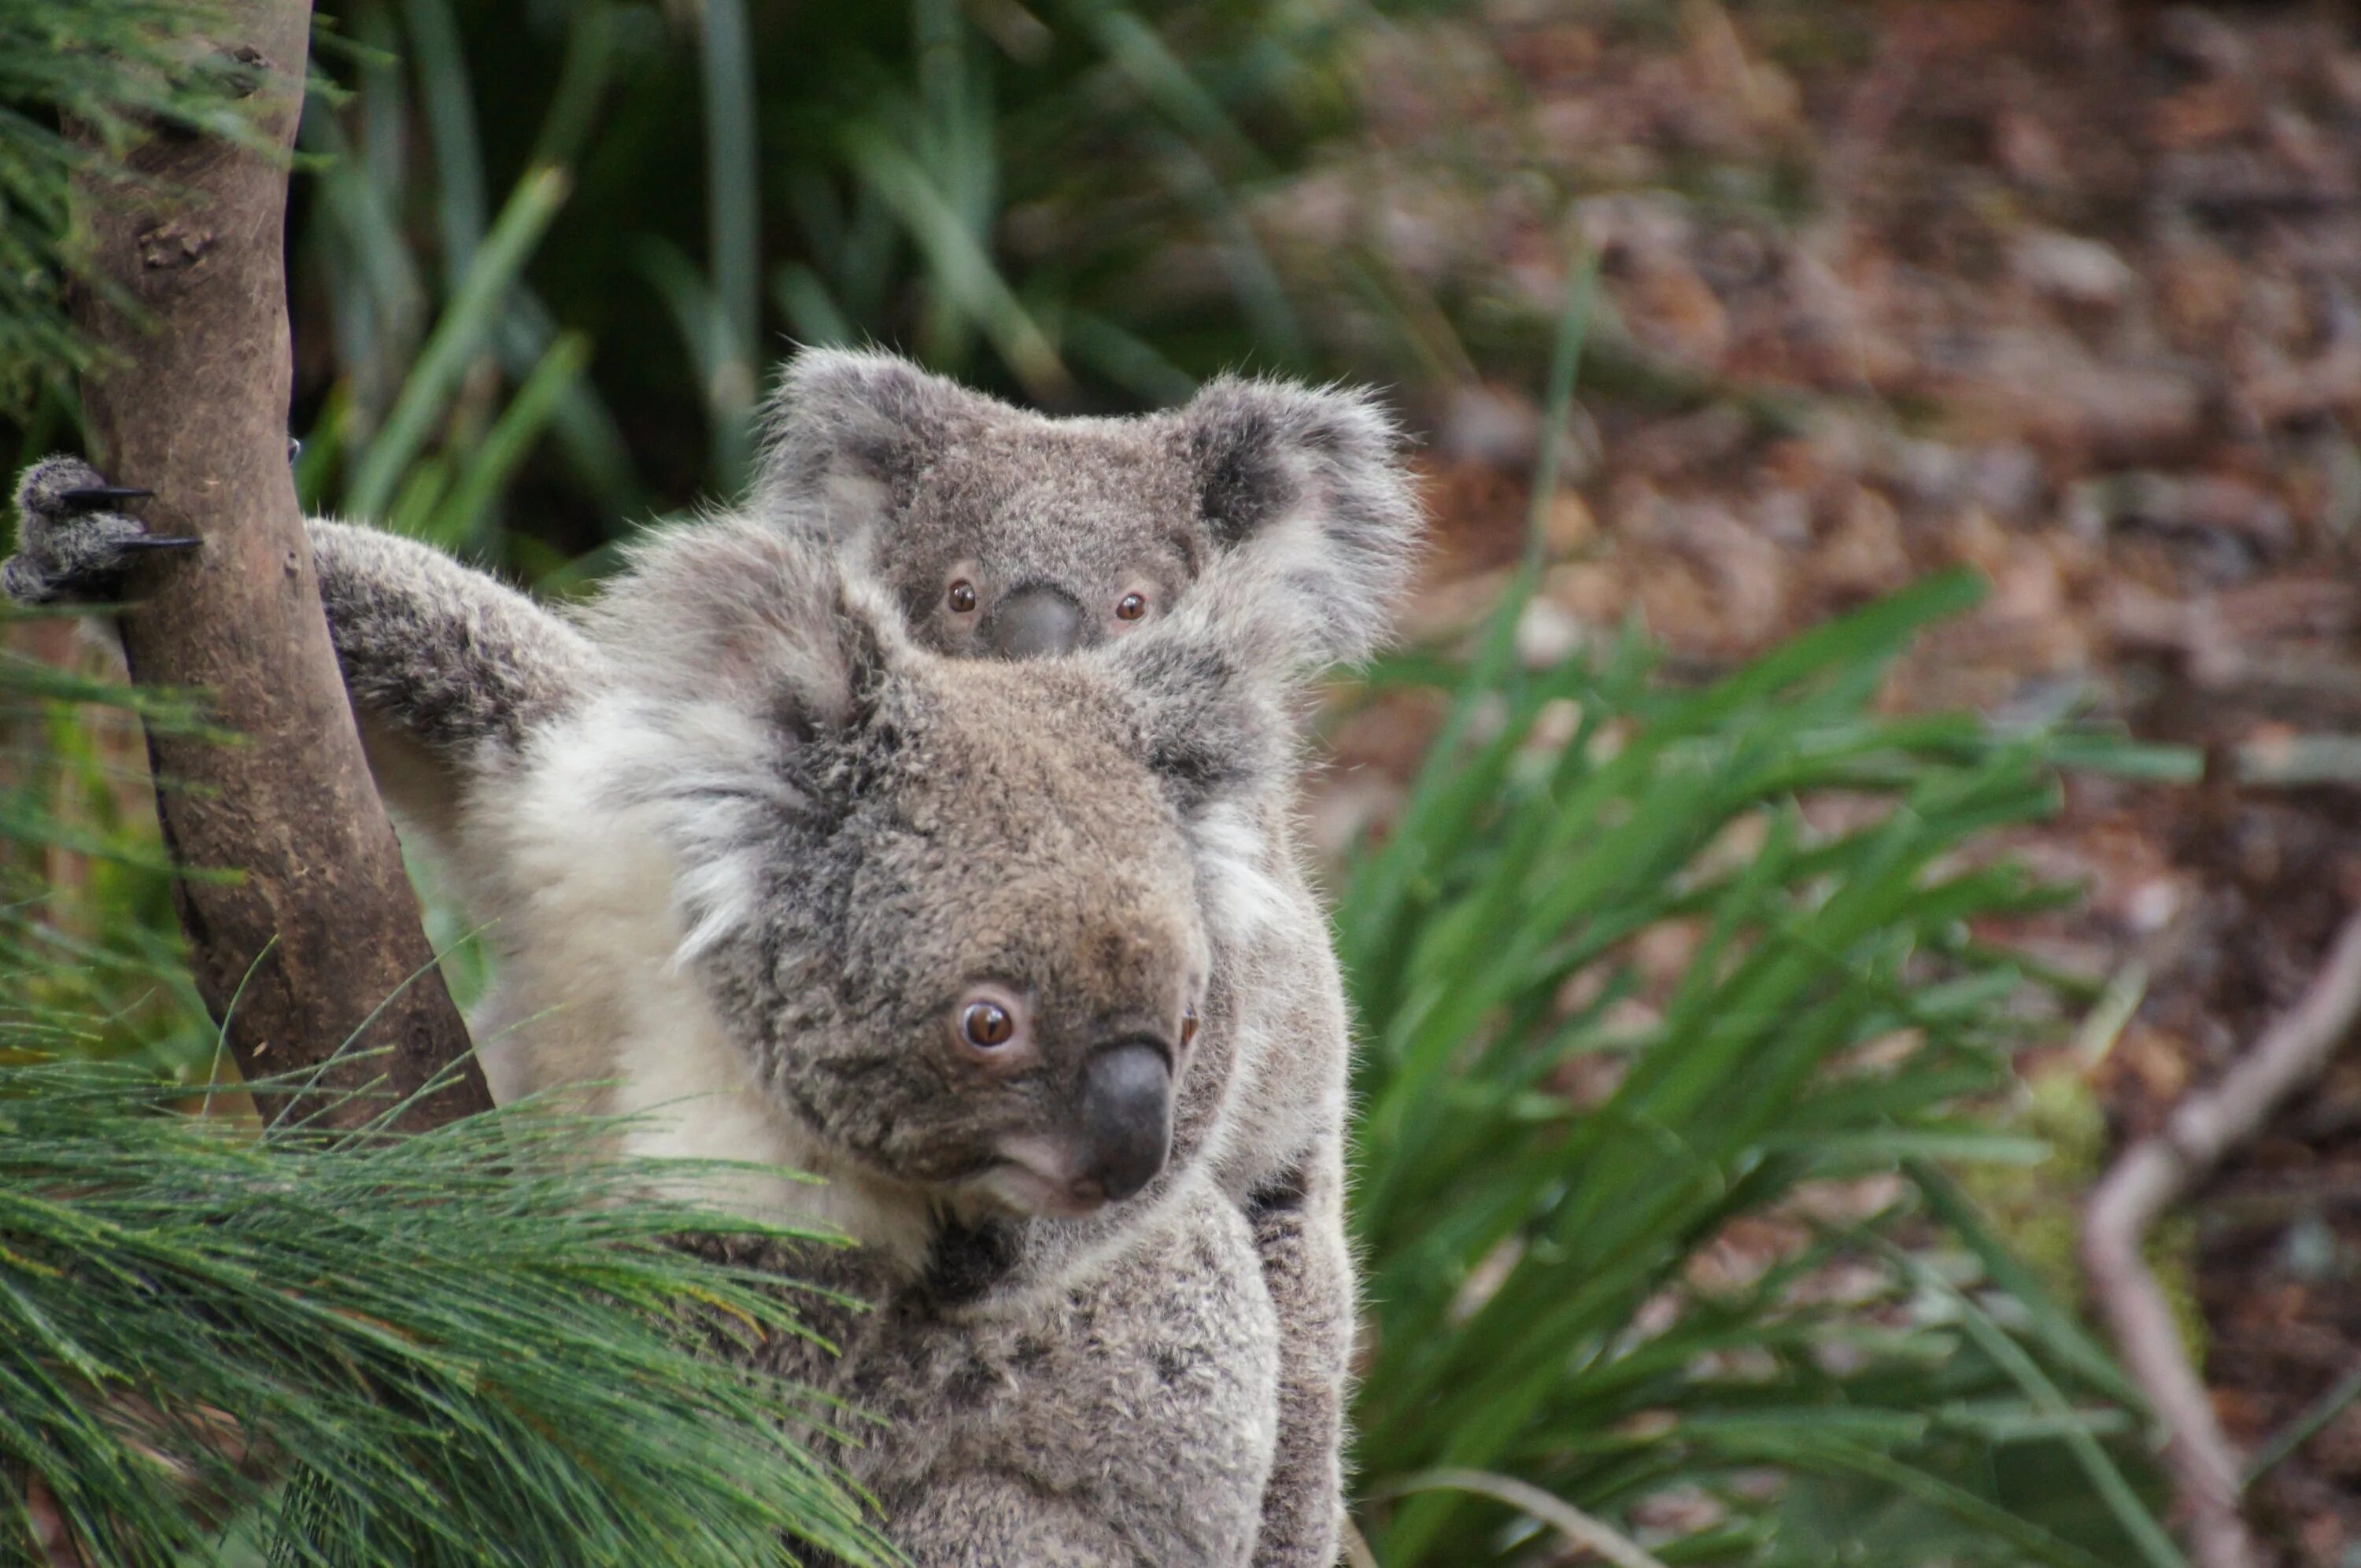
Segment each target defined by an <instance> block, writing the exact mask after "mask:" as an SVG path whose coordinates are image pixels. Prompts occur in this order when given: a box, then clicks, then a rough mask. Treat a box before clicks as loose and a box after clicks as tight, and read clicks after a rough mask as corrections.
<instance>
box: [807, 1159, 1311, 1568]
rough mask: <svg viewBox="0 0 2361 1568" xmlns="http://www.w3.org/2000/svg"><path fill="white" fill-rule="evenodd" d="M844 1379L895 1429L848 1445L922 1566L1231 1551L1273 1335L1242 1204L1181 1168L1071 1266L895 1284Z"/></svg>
mask: <svg viewBox="0 0 2361 1568" xmlns="http://www.w3.org/2000/svg"><path fill="white" fill-rule="evenodd" d="M833 1381H834V1386H835V1387H836V1389H837V1391H839V1392H840V1393H841V1394H842V1395H844V1396H845V1397H847V1398H850V1399H851V1401H852V1402H854V1403H855V1404H857V1405H858V1406H859V1407H860V1408H862V1409H864V1410H867V1411H870V1412H872V1413H874V1414H876V1415H880V1416H883V1417H884V1418H885V1419H886V1420H888V1421H889V1422H890V1423H891V1431H892V1432H893V1434H894V1435H893V1438H892V1440H891V1441H890V1442H888V1441H880V1442H873V1443H872V1444H871V1445H870V1446H868V1447H865V1448H861V1449H857V1450H853V1451H851V1452H849V1453H845V1454H844V1455H842V1456H841V1457H842V1459H843V1462H844V1464H845V1465H846V1467H847V1468H848V1470H850V1471H851V1474H852V1475H854V1476H855V1478H856V1479H858V1480H859V1481H861V1482H862V1485H864V1486H867V1487H868V1488H870V1490H871V1491H872V1492H873V1494H874V1495H875V1496H876V1497H877V1498H878V1500H879V1502H880V1503H881V1504H882V1505H883V1507H884V1511H885V1518H886V1521H887V1530H888V1532H889V1533H890V1534H891V1535H892V1536H893V1537H894V1539H895V1541H897V1542H898V1543H899V1544H900V1545H901V1546H902V1547H903V1549H904V1550H905V1551H906V1552H909V1553H910V1554H911V1556H912V1558H913V1559H914V1561H915V1562H916V1563H918V1564H919V1568H1020V1565H1025V1568H1066V1565H1071V1568H1085V1565H1087V1568H1119V1565H1128V1564H1140V1565H1142V1568H1147V1565H1154V1568H1243V1565H1244V1564H1246V1563H1247V1562H1248V1561H1249V1560H1250V1559H1251V1557H1252V1555H1253V1551H1254V1545H1255V1541H1256V1537H1257V1530H1258V1529H1259V1527H1260V1523H1261V1517H1262V1498H1263V1490H1264V1486H1265V1485H1266V1483H1267V1481H1268V1477H1269V1474H1270V1467H1271V1459H1272V1451H1273V1445H1274V1442H1275V1441H1276V1436H1277V1430H1278V1421H1279V1330H1278V1324H1277V1321H1276V1318H1275V1316H1274V1313H1273V1309H1272V1305H1271V1299H1270V1296H1269V1293H1268V1290H1267V1289H1266V1288H1265V1287H1264V1284H1263V1280H1262V1274H1261V1266H1260V1263H1259V1260H1258V1259H1257V1255H1256V1253H1255V1248H1254V1240H1253V1236H1252V1234H1250V1232H1249V1229H1248V1226H1247V1223H1246V1219H1245V1217H1244V1216H1243V1215H1242V1214H1241V1213H1240V1212H1238V1209H1237V1206H1236V1205H1235V1203H1233V1202H1231V1201H1227V1200H1226V1199H1225V1198H1224V1197H1223V1196H1222V1195H1221V1194H1220V1193H1219V1192H1218V1191H1217V1190H1215V1189H1214V1187H1213V1185H1212V1183H1210V1182H1207V1181H1194V1182H1191V1184H1190V1185H1189V1186H1188V1187H1187V1188H1185V1189H1184V1190H1182V1191H1180V1192H1179V1193H1176V1194H1175V1195H1174V1196H1173V1197H1172V1198H1171V1199H1170V1201H1167V1202H1165V1203H1162V1204H1160V1205H1159V1207H1158V1210H1157V1212H1155V1214H1154V1215H1153V1216H1152V1217H1150V1218H1148V1221H1147V1222H1146V1223H1143V1224H1141V1225H1140V1226H1139V1227H1137V1230H1136V1231H1135V1232H1133V1233H1131V1234H1128V1235H1126V1238H1125V1240H1124V1243H1123V1245H1121V1247H1120V1248H1119V1249H1118V1250H1115V1251H1113V1252H1109V1253H1104V1254H1102V1255H1099V1256H1097V1257H1095V1258H1094V1259H1093V1260H1092V1261H1091V1262H1090V1264H1089V1265H1087V1266H1084V1267H1082V1268H1081V1269H1079V1270H1077V1271H1075V1272H1074V1273H1073V1274H1072V1275H1071V1276H1069V1277H1066V1278H1065V1279H1063V1280H1062V1281H1061V1282H1060V1283H1058V1284H1056V1285H1053V1286H1047V1287H1042V1288H1034V1289H1031V1290H1027V1291H1024V1292H1022V1293H1018V1294H1016V1295H1013V1296H1012V1295H1005V1294H1004V1295H996V1296H988V1297H986V1298H984V1299H981V1300H978V1301H975V1302H972V1303H967V1304H957V1303H947V1302H945V1301H943V1300H942V1299H940V1298H939V1296H938V1295H935V1294H933V1293H931V1292H929V1291H927V1290H924V1289H910V1290H905V1291H900V1292H896V1293H895V1294H894V1295H892V1296H890V1297H889V1298H888V1299H886V1301H885V1302H884V1304H883V1305H881V1306H880V1308H879V1309H878V1310H877V1311H876V1313H875V1314H873V1316H872V1317H870V1318H869V1319H867V1320H864V1321H862V1322H861V1323H860V1324H858V1325H857V1326H855V1327H854V1328H853V1329H852V1332H851V1343H849V1344H848V1345H847V1347H846V1354H845V1355H844V1357H843V1359H842V1361H841V1362H840V1364H839V1365H837V1367H836V1368H835V1374H834V1379H833Z"/></svg>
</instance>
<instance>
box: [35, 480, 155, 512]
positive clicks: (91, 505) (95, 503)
mask: <svg viewBox="0 0 2361 1568" xmlns="http://www.w3.org/2000/svg"><path fill="white" fill-rule="evenodd" d="M155 493H156V492H155V491H153V490H140V489H134V488H132V487H130V486H128V485H84V486H82V487H81V488H78V489H71V490H60V491H59V492H58V493H57V497H56V499H57V503H58V505H59V506H60V507H62V508H64V509H65V510H68V511H104V510H106V509H107V508H108V507H111V506H114V505H115V504H116V503H117V502H119V501H144V500H147V499H148V498H150V497H152V496H153V495H155Z"/></svg>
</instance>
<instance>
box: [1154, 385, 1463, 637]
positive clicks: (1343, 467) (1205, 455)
mask: <svg viewBox="0 0 2361 1568" xmlns="http://www.w3.org/2000/svg"><path fill="white" fill-rule="evenodd" d="M1180 428H1181V432H1182V438H1183V440H1184V442H1185V444H1186V448H1187V454H1188V460H1189V462H1190V465H1191V468H1192V470H1193V472H1194V474H1195V477H1196V481H1197V487H1198V498H1199V506H1200V509H1201V510H1202V513H1203V516H1204V519H1205V523H1206V526H1207V528H1208V529H1209V530H1210V531H1211V532H1212V534H1213V543H1214V545H1215V548H1216V551H1217V554H1216V555H1215V556H1214V557H1213V561H1212V562H1211V563H1209V564H1208V565H1207V566H1206V568H1205V572H1204V574H1203V578H1202V581H1203V582H1205V583H1213V582H1216V581H1218V580H1219V579H1220V578H1222V577H1224V576H1231V575H1233V574H1235V573H1236V572H1238V571H1239V570H1240V569H1241V568H1247V569H1248V570H1249V573H1250V575H1251V576H1256V577H1257V578H1259V579H1261V580H1262V582H1263V584H1264V586H1265V587H1267V588H1268V590H1269V591H1273V592H1278V593H1280V594H1282V595H1285V596H1287V598H1289V600H1290V603H1289V604H1288V606H1287V609H1286V613H1288V614H1289V615H1290V616H1294V617H1299V618H1301V620H1302V622H1303V624H1304V626H1305V627H1306V629H1307V630H1310V632H1311V633H1312V645H1311V646H1309V647H1307V648H1306V649H1305V650H1304V652H1305V653H1306V654H1307V655H1309V656H1311V657H1313V658H1315V659H1318V660H1322V661H1326V662H1337V661H1349V660H1357V659H1364V658H1367V656H1368V655H1369V654H1370V653H1371V652H1374V651H1375V650H1376V649H1377V647H1378V644H1380V643H1381V642H1383V641H1384V640H1385V638H1386V635H1387V632H1388V630H1389V624H1390V620H1391V610H1392V605H1393V600H1394V599H1395V598H1396V597H1397V596H1398V595H1399V594H1400V592H1401V590H1402V587H1403V586H1404V585H1405V584H1406V583H1407V582H1408V581H1409V578H1410V573H1411V567H1412V566H1413V565H1415V564H1416V561H1417V556H1418V552H1419V548H1420V545H1421V543H1422V540H1423V537H1424V533H1425V514H1424V512H1423V510H1422V508H1421V507H1420V505H1419V500H1418V494H1417V491H1416V488H1414V487H1413V485H1412V484H1411V476H1410V471H1409V468H1408V467H1407V466H1406V465H1405V464H1404V462H1403V460H1402V447H1403V442H1402V437H1401V433H1400V430H1399V429H1398V428H1397V427H1396V426H1395V424H1394V422H1393V420H1392V418H1391V416H1389V414H1388V413H1387V412H1386V411H1385V409H1384V408H1383V407H1382V406H1381V405H1380V404H1379V403H1378V400H1376V398H1375V397H1373V396H1372V395H1370V394H1369V393H1367V392H1363V391H1351V390H1345V389H1334V388H1331V389H1312V388H1309V387H1300V386H1294V385H1290V384H1289V383H1286V382H1282V381H1268V380H1248V379H1244V378H1237V377H1224V378H1221V379H1219V380H1216V381H1213V382H1210V383H1208V384H1207V386H1206V387H1205V389H1204V390H1202V391H1201V392H1199V393H1198V394H1197V396H1196V397H1195V398H1193V399H1191V400H1190V402H1189V403H1188V404H1187V406H1186V407H1184V408H1183V409H1181V411H1180Z"/></svg>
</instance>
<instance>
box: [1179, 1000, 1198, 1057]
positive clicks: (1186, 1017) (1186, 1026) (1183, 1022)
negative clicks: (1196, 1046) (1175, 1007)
mask: <svg viewBox="0 0 2361 1568" xmlns="http://www.w3.org/2000/svg"><path fill="white" fill-rule="evenodd" d="M1196 1037H1197V1010H1196V1009H1195V1008H1194V1007H1184V1008H1182V1009H1181V1010H1180V1048H1181V1049H1182V1050H1184V1051H1185V1050H1187V1049H1188V1048H1189V1042H1190V1041H1191V1040H1193V1039H1195V1038H1196Z"/></svg>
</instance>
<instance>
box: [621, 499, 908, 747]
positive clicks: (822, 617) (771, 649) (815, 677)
mask: <svg viewBox="0 0 2361 1568" xmlns="http://www.w3.org/2000/svg"><path fill="white" fill-rule="evenodd" d="M630 562H631V565H630V567H629V569H628V570H626V571H625V572H623V573H622V574H621V575H620V576H618V577H616V578H615V579H614V580H613V581H612V582H611V583H610V584H609V587H608V588H607V589H606V591H605V592H604V593H602V594H601V595H600V596H599V598H598V600H597V602H596V603H595V604H594V605H592V606H591V607H590V609H588V610H587V611H586V612H585V614H584V623H585V630H588V632H589V633H590V634H591V635H592V636H593V637H594V638H596V639H598V641H601V642H603V643H605V644H606V645H607V646H609V648H613V649H617V650H628V654H629V656H628V661H627V662H626V663H624V666H623V667H624V674H625V678H626V679H627V681H628V682H629V683H630V684H631V685H635V686H638V687H639V688H641V689H642V690H643V691H647V692H650V693H653V694H655V695H658V696H664V697H668V698H672V699H674V700H676V701H680V702H684V703H695V702H704V701H708V700H711V699H716V698H719V699H720V700H722V701H725V702H729V703H732V704H735V705H737V706H741V707H757V708H760V709H763V710H764V711H767V712H769V713H771V714H772V715H774V717H776V718H779V719H781V720H782V721H783V722H785V723H786V724H787V725H788V726H789V727H790V728H792V729H797V730H805V729H815V728H840V727H844V726H847V725H851V724H853V723H855V722H857V721H858V719H857V709H858V707H860V704H861V702H862V695H863V693H864V692H865V691H866V690H867V689H868V688H869V687H870V686H871V685H873V682H874V680H875V678H876V676H877V675H878V674H880V673H881V672H882V671H883V670H884V668H885V667H886V666H887V665H888V664H889V663H891V662H892V661H893V660H895V658H896V657H898V656H899V655H900V654H901V652H902V651H903V649H904V648H905V645H906V640H905V637H904V634H903V632H902V630H901V620H900V618H899V617H898V616H897V615H896V614H895V612H894V610H893V609H892V608H891V606H890V605H889V604H888V603H887V601H886V600H885V599H884V597H883V595H882V593H881V592H880V591H879V590H878V589H876V588H875V587H873V586H872V585H870V584H869V583H868V582H867V581H866V580H865V579H863V578H862V577H859V576H855V575H853V574H852V573H851V571H850V570H849V569H848V568H847V567H845V566H844V565H842V564H841V563H840V562H839V561H837V560H836V559H834V558H833V557H832V556H831V555H830V554H829V550H828V547H827V545H826V543H825V542H823V541H821V540H819V539H817V538H814V537H812V536H810V535H807V534H803V533H799V532H791V531H787V530H782V529H779V528H776V527H773V526H770V525H768V524H766V523H764V522H763V521H758V520H755V519H750V518H743V517H738V518H723V519H717V520H714V521H707V522H704V523H700V524H695V525H691V526H688V527H685V528H673V529H667V530H664V532H661V533H659V534H656V535H654V536H653V538H652V539H651V540H650V541H648V542H647V543H642V544H641V545H639V546H637V547H635V548H634V549H633V550H632V551H631V555H630Z"/></svg>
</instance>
